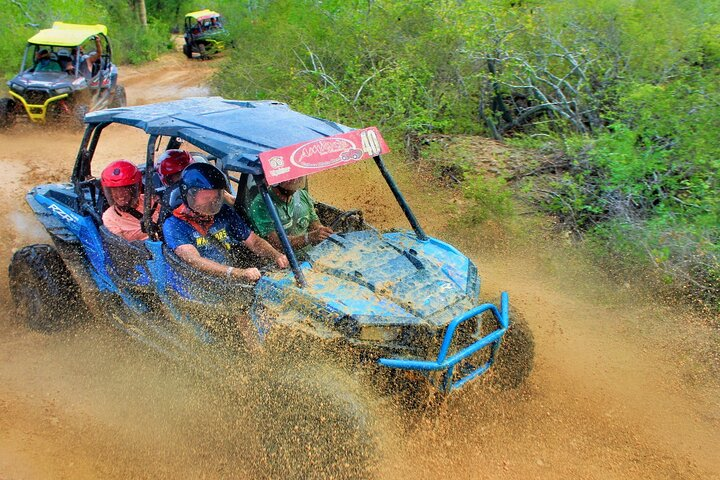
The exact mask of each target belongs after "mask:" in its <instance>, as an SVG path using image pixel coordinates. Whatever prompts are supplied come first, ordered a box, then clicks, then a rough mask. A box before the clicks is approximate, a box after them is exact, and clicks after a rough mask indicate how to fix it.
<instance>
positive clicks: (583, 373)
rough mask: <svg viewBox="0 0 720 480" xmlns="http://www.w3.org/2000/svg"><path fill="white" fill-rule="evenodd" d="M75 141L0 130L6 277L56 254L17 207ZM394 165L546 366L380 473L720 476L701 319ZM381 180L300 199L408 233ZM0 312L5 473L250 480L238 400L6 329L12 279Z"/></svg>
mask: <svg viewBox="0 0 720 480" xmlns="http://www.w3.org/2000/svg"><path fill="white" fill-rule="evenodd" d="M216 61H219V60H214V61H210V62H197V61H187V60H185V58H184V57H183V56H182V55H181V54H180V53H175V54H171V55H166V56H164V57H162V58H161V59H160V60H158V61H157V62H153V63H151V64H149V65H144V66H142V67H139V68H129V67H124V68H123V69H122V74H123V83H124V84H125V85H126V87H127V93H128V99H129V102H130V103H131V104H141V103H149V102H153V101H158V100H168V99H172V98H177V97H181V96H193V95H206V94H208V90H207V88H206V87H205V84H206V80H207V78H208V77H209V75H210V74H211V73H212V69H213V65H214V64H215V62H216ZM124 132H128V130H124ZM128 135H129V134H127V133H123V135H122V136H119V138H113V140H111V142H110V143H108V144H103V145H101V146H102V148H103V149H104V150H103V151H102V152H99V153H100V154H101V156H102V157H103V158H106V159H107V160H108V161H109V160H111V159H113V158H120V157H124V158H128V159H131V160H133V161H138V162H139V161H141V159H142V157H143V152H144V146H143V141H142V136H138V137H137V139H136V138H134V137H132V138H131V137H130V136H128ZM130 135H131V134H130ZM107 138H111V136H110V135H105V140H106V141H107ZM79 140H80V133H79V132H77V131H71V130H66V129H52V128H40V127H32V126H22V125H19V126H16V127H14V128H13V129H12V130H10V131H3V132H0V145H2V146H3V148H2V150H1V152H0V162H1V163H2V166H3V168H2V172H0V176H1V178H2V180H3V185H4V186H5V188H3V189H2V190H0V202H1V203H0V221H1V222H2V224H3V225H4V226H5V229H4V232H5V233H4V237H3V238H4V242H2V244H0V263H2V264H3V265H7V264H8V262H9V259H10V257H11V255H12V252H13V249H16V248H19V247H21V246H23V245H26V244H30V243H36V242H44V241H47V236H46V235H45V233H44V232H43V230H42V228H41V227H40V225H39V224H38V223H37V222H36V221H35V219H34V218H33V217H32V216H31V214H30V211H29V209H28V207H27V206H26V205H25V202H24V195H25V193H26V192H27V190H28V189H29V188H30V187H31V186H33V185H35V184H39V183H47V182H50V181H63V180H65V179H67V178H69V175H70V169H71V167H72V165H73V163H74V158H75V154H76V149H77V146H78V143H79ZM101 143H102V142H101ZM394 170H395V173H396V174H397V178H398V180H399V183H400V184H401V186H402V189H403V191H404V192H405V193H406V194H407V196H408V200H409V202H410V204H411V205H412V206H413V207H414V209H415V213H416V214H417V215H418V217H419V219H420V221H421V222H422V224H423V225H424V227H425V229H426V230H427V231H428V233H430V234H432V235H434V236H437V237H439V238H443V239H445V240H447V241H449V242H450V243H453V244H454V245H456V246H457V247H458V248H460V249H461V250H462V251H464V252H465V253H467V254H468V255H469V256H470V257H471V258H472V259H473V260H474V261H475V263H476V264H477V265H478V269H479V271H480V273H481V275H482V277H483V292H484V295H485V296H486V297H487V298H489V299H496V298H497V297H498V296H499V293H500V291H501V290H507V291H508V292H509V294H510V298H511V302H512V303H513V305H515V307H516V308H518V309H519V310H520V311H522V312H523V313H524V315H525V317H526V318H527V320H528V322H529V323H530V326H531V328H532V329H533V332H534V334H535V339H536V354H537V358H536V364H535V369H534V370H533V372H532V374H531V376H530V380H529V382H528V384H527V385H526V386H525V387H523V388H521V389H519V390H517V391H506V392H493V391H490V390H489V389H488V388H484V386H483V384H482V383H480V384H478V385H472V386H471V387H470V388H468V389H467V391H463V392H461V393H459V394H458V395H456V396H455V397H453V398H451V400H450V401H449V403H448V405H447V408H446V410H445V411H443V412H441V414H440V418H438V419H437V420H434V421H431V420H427V421H424V420H423V421H421V422H420V424H419V425H417V426H415V427H414V428H412V429H409V430H407V431H404V432H403V433H401V434H400V435H399V436H396V437H394V439H393V440H392V441H386V442H384V443H386V445H383V447H384V448H383V451H384V456H383V457H382V458H381V459H380V460H379V464H378V466H377V471H376V476H377V477H378V478H393V479H395V478H399V479H411V478H412V479H415V478H420V479H435V478H473V479H475V478H476V479H517V478H547V479H577V478H589V479H615V478H617V479H647V478H653V479H711V478H720V449H719V448H718V445H720V385H719V383H718V370H717V365H718V364H720V359H718V355H719V354H718V348H720V347H718V345H720V342H719V341H718V338H719V335H718V332H717V331H716V330H715V329H713V328H712V327H711V326H710V325H711V323H710V322H705V321H704V319H702V318H699V317H697V316H695V315H693V314H692V313H688V311H687V307H684V306H674V305H667V304H666V303H664V301H663V299H659V298H654V296H653V292H645V291H644V290H643V289H642V279H641V278H638V279H637V283H636V284H628V283H617V282H616V281H615V280H614V279H613V278H608V277H607V276H606V275H605V274H603V272H602V271H599V270H597V269H596V268H595V267H592V266H590V265H589V264H587V263H586V262H584V261H583V260H582V258H581V257H579V256H577V255H575V254H574V253H573V251H572V247H571V246H570V245H568V244H565V243H563V242H562V241H558V240H557V239H555V238H553V237H549V236H548V238H546V239H543V237H542V234H535V233H533V234H532V235H529V234H527V233H524V232H522V231H521V230H522V229H520V230H517V231H514V232H510V233H509V232H508V231H507V230H504V229H501V228H499V227H498V228H492V227H491V226H486V228H485V229H484V230H482V231H481V230H479V229H477V228H472V227H467V226H464V225H463V224H462V223H461V222H458V221H457V208H456V206H455V204H454V202H456V201H458V200H448V199H446V198H444V197H443V195H441V194H440V193H441V192H439V191H438V189H437V188H435V187H433V186H431V185H430V184H428V183H427V182H425V181H424V180H422V179H418V177H417V175H416V174H415V172H413V171H409V170H408V169H407V168H406V167H401V166H399V165H395V168H394ZM381 181H382V179H381V178H380V176H379V174H377V173H376V172H375V171H374V169H373V168H372V165H371V164H364V165H357V166H355V167H353V168H348V169H340V170H338V171H334V172H332V173H330V174H328V175H325V176H323V177H321V178H319V179H318V180H317V181H315V180H314V179H313V183H312V185H311V189H312V191H313V193H314V194H315V195H316V196H317V197H319V199H321V200H325V201H328V203H331V204H334V205H337V206H339V207H341V208H353V209H354V208H361V209H363V211H364V212H365V214H366V217H367V219H368V220H369V222H370V223H372V224H374V225H377V226H380V227H389V226H400V227H405V225H406V222H405V220H404V218H403V215H402V212H401V211H400V210H399V208H398V207H396V206H395V205H394V201H393V198H392V195H391V194H390V193H389V191H388V190H387V188H386V187H384V185H383V184H382V183H381ZM527 228H530V227H527ZM535 228H537V231H539V232H542V229H543V226H542V225H538V226H533V227H532V229H533V230H534V229H535ZM0 300H2V306H3V311H4V312H5V313H4V314H3V315H2V317H1V318H0V329H1V331H2V335H0V479H2V480H9V479H64V478H69V479H94V478H103V479H125V478H209V479H219V478H248V479H251V478H257V477H258V476H259V475H260V473H259V470H258V468H260V467H258V466H257V463H256V459H257V457H258V454H257V452H256V451H255V449H256V448H257V446H256V445H255V443H254V442H255V440H254V438H255V436H254V435H252V433H251V431H252V429H257V428H262V426H261V425H256V424H253V421H252V418H250V416H249V415H248V414H247V409H245V408H244V405H243V404H242V402H234V401H232V400H228V399H227V398H225V397H223V396H220V398H218V391H217V390H216V389H214V388H212V387H210V386H209V385H207V384H206V383H204V382H203V381H198V380H197V379H196V378H195V377H193V376H189V375H186V374H185V373H184V372H181V371H176V370H175V369H173V368H172V367H171V366H169V365H168V364H167V363H165V362H162V361H160V360H158V359H156V358H154V357H152V356H151V355H150V354H148V353H147V352H146V351H145V349H143V348H142V346H141V345H136V344H134V343H133V342H131V341H129V340H128V339H126V338H124V337H123V336H122V335H121V334H119V333H114V332H113V331H112V330H111V329H110V328H106V327H103V326H102V325H96V326H91V327H89V328H85V329H78V330H73V331H69V332H63V333H59V334H56V335H52V336H47V335H43V334H39V333H36V332H31V331H28V330H27V329H25V328H24V327H23V326H22V325H19V324H18V323H17V322H16V321H15V319H14V318H13V315H12V313H11V312H12V310H11V309H10V307H9V303H8V294H7V277H6V276H5V275H3V276H2V277H0ZM385 420H386V419H380V420H379V421H380V424H382V422H383V421H385ZM387 423H388V425H393V426H394V425H395V422H392V421H390V420H388V421H387ZM297 461H298V462H302V461H303V459H302V458H298V459H297Z"/></svg>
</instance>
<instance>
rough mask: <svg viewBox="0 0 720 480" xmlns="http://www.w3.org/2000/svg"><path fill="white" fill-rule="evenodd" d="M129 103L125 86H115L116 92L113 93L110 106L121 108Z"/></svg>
mask: <svg viewBox="0 0 720 480" xmlns="http://www.w3.org/2000/svg"><path fill="white" fill-rule="evenodd" d="M126 105H127V94H126V93H125V87H123V86H122V85H117V86H115V94H114V95H113V100H112V103H110V108H119V107H124V106H126Z"/></svg>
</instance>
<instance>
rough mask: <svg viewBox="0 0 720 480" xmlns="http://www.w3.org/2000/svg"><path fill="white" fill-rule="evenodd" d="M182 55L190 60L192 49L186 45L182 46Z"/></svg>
mask: <svg viewBox="0 0 720 480" xmlns="http://www.w3.org/2000/svg"><path fill="white" fill-rule="evenodd" d="M183 53H184V54H185V56H186V57H187V58H192V48H190V45H188V44H187V43H186V44H185V45H183Z"/></svg>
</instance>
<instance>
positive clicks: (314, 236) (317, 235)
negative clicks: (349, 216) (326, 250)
mask: <svg viewBox="0 0 720 480" xmlns="http://www.w3.org/2000/svg"><path fill="white" fill-rule="evenodd" d="M333 233H335V232H333V229H332V228H330V227H326V226H324V225H320V228H318V229H317V230H313V231H312V232H308V239H309V240H310V243H312V244H313V245H317V244H318V243H320V242H322V241H323V240H325V239H326V238H328V237H329V236H330V235H332V234H333Z"/></svg>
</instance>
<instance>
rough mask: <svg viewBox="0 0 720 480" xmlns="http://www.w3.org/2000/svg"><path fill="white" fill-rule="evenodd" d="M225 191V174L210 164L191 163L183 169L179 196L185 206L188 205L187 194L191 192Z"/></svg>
mask: <svg viewBox="0 0 720 480" xmlns="http://www.w3.org/2000/svg"><path fill="white" fill-rule="evenodd" d="M227 189H228V182H227V178H225V174H224V173H223V172H221V171H220V169H219V168H217V167H216V166H214V165H212V164H210V163H201V162H196V163H191V164H190V165H188V166H187V167H185V169H184V170H183V172H182V177H181V178H180V195H181V197H182V200H183V203H185V205H188V194H189V193H190V192H191V191H196V190H227Z"/></svg>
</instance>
